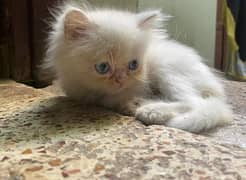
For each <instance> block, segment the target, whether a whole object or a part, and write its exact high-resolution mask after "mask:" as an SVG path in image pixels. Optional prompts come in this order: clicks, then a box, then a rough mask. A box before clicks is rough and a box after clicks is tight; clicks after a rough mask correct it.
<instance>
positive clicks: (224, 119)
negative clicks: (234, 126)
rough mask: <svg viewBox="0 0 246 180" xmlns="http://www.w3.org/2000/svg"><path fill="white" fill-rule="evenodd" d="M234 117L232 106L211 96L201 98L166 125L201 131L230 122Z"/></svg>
mask: <svg viewBox="0 0 246 180" xmlns="http://www.w3.org/2000/svg"><path fill="white" fill-rule="evenodd" d="M232 119H233V113H232V110H231V107H230V106H229V105H227V104H226V103H225V102H224V101H223V100H221V99H219V98H217V97H210V98H206V99H200V100H199V101H198V102H196V103H195V104H193V105H191V110H190V111H188V112H187V113H184V114H180V115H179V116H176V117H174V118H173V119H171V120H169V121H167V122H166V125H167V126H169V127H175V128H179V129H183V130H187V131H190V132H200V131H202V130H207V129H211V128H214V127H216V126H221V125H224V124H228V123H230V122H231V121H232Z"/></svg>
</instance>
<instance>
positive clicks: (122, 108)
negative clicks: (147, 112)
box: [116, 98, 145, 116]
mask: <svg viewBox="0 0 246 180" xmlns="http://www.w3.org/2000/svg"><path fill="white" fill-rule="evenodd" d="M144 103H145V100H144V99H141V98H134V99H132V100H130V101H128V102H125V103H122V104H121V105H119V106H118V107H116V110H117V111H118V112H119V113H120V114H123V115H126V116H135V114H136V110H137V109H138V108H139V107H141V106H142V105H143V104H144Z"/></svg>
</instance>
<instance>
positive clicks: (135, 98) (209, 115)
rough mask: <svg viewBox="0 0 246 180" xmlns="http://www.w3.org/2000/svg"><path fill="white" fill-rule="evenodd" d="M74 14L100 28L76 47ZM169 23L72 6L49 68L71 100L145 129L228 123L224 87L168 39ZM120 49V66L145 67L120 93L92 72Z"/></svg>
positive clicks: (57, 27)
mask: <svg viewBox="0 0 246 180" xmlns="http://www.w3.org/2000/svg"><path fill="white" fill-rule="evenodd" d="M73 10H76V11H79V12H81V13H82V14H84V15H85V16H86V17H87V18H88V20H89V22H91V23H92V24H93V25H95V26H96V27H95V29H94V30H88V31H86V38H82V37H81V39H78V40H75V41H72V42H71V41H67V40H66V39H65V35H64V19H65V17H66V15H67V14H68V13H69V12H71V11H73ZM164 20H165V18H164V16H163V15H162V14H161V13H160V12H159V11H146V12H143V13H139V14H134V13H130V12H123V11H116V10H90V9H88V8H80V7H76V6H72V5H67V6H65V8H63V9H62V11H61V12H60V13H59V14H58V15H57V18H56V22H55V23H54V24H53V31H52V32H51V33H50V37H49V42H48V51H47V58H46V66H47V67H51V68H54V69H55V71H56V73H57V77H58V79H59V81H60V83H61V86H62V87H63V89H64V91H65V92H66V93H67V95H68V96H71V97H73V98H75V99H80V100H83V101H84V102H85V103H92V104H93V103H96V104H100V105H103V106H105V107H109V108H112V109H115V110H118V111H120V112H121V113H129V114H135V115H136V118H137V119H138V120H140V121H142V122H143V123H145V124H149V125H150V124H163V125H167V126H170V127H175V128H180V129H183V130H187V131H191V132H199V131H202V130H206V129H210V128H213V127H215V126H217V125H222V124H224V123H227V122H229V121H230V120H232V112H231V110H230V107H229V106H228V105H227V104H226V99H225V95H224V90H223V87H222V85H221V84H220V83H219V81H218V79H217V78H216V77H215V76H214V75H213V74H212V73H211V72H210V70H209V68H208V67H206V66H205V65H204V64H203V63H202V59H201V57H200V56H199V55H198V54H197V53H196V52H195V51H194V50H192V49H191V48H189V47H186V46H184V45H181V44H179V43H177V42H175V41H172V40H169V39H168V38H167V35H166V33H165V30H163V29H162V28H161V26H162V24H163V21H164ZM116 46H117V47H119V49H120V53H119V56H118V57H119V58H118V59H117V60H116V64H117V65H118V64H121V66H123V65H122V64H124V63H125V62H128V61H129V60H131V58H137V59H138V60H139V61H140V62H141V64H142V65H141V68H142V70H141V74H140V75H139V74H138V75H139V76H138V77H135V76H134V75H130V76H129V79H128V80H127V83H126V85H125V87H124V88H123V89H120V90H118V89H117V87H115V86H114V85H110V83H108V82H107V83H106V81H105V80H104V79H102V78H101V77H98V76H97V75H96V74H95V72H94V71H95V70H94V69H93V68H92V67H93V65H94V63H96V62H99V61H100V59H104V60H105V59H106V58H107V57H106V56H105V52H106V51H107V50H109V49H111V48H113V47H116Z"/></svg>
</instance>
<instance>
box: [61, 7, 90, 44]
mask: <svg viewBox="0 0 246 180" xmlns="http://www.w3.org/2000/svg"><path fill="white" fill-rule="evenodd" d="M89 26H90V21H89V19H88V17H87V16H86V14H85V13H83V12H82V11H79V10H70V11H69V12H67V14H66V15H65V19H64V34H65V38H66V39H67V40H77V39H79V38H82V37H83V36H85V35H86V32H87V31H88V28H89Z"/></svg>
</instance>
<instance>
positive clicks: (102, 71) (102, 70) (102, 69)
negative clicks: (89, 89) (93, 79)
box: [95, 62, 110, 74]
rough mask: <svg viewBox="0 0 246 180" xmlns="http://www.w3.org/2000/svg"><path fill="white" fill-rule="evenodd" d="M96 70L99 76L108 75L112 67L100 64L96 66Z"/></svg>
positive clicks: (107, 64) (105, 63)
mask: <svg viewBox="0 0 246 180" xmlns="http://www.w3.org/2000/svg"><path fill="white" fill-rule="evenodd" d="M95 69H96V71H97V72H98V73H99V74H106V73H108V71H109V69H110V65H109V63H107V62H103V63H99V64H96V65H95Z"/></svg>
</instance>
